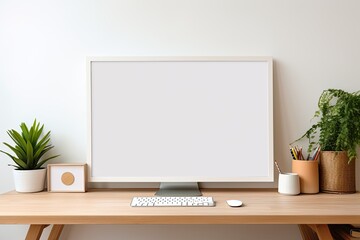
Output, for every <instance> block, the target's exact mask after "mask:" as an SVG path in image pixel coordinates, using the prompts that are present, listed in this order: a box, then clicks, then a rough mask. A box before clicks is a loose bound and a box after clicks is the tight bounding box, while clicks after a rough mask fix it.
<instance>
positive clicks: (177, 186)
mask: <svg viewBox="0 0 360 240" xmlns="http://www.w3.org/2000/svg"><path fill="white" fill-rule="evenodd" d="M155 195H156V196H166V197H193V196H202V194H201V192H200V189H199V185H198V183H197V182H162V183H160V189H159V191H157V192H156V193H155Z"/></svg>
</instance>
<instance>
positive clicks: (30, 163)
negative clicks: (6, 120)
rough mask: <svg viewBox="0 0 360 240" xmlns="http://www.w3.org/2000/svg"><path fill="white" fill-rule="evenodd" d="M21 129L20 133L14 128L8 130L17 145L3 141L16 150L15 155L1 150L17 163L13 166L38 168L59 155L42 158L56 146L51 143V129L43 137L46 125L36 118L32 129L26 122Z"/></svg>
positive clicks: (21, 125)
mask: <svg viewBox="0 0 360 240" xmlns="http://www.w3.org/2000/svg"><path fill="white" fill-rule="evenodd" d="M20 129H21V132H20V133H19V132H17V131H16V130H14V129H11V130H8V131H7V134H8V135H9V136H10V138H11V139H12V140H13V142H14V143H15V145H13V146H12V145H10V144H9V143H5V142H4V143H3V144H4V145H5V146H7V147H8V148H9V149H10V150H11V151H12V152H14V155H11V154H10V153H8V152H5V151H2V150H0V152H2V153H4V154H6V155H7V156H8V157H10V158H11V159H12V160H13V161H14V163H15V165H12V166H15V167H16V168H17V169H38V168H41V167H42V165H43V164H45V163H46V162H47V161H49V160H51V159H53V158H56V157H58V156H59V155H56V156H48V157H47V158H46V159H44V160H42V158H43V157H45V156H44V155H45V154H46V153H48V152H49V151H50V150H51V149H52V148H54V146H52V145H51V144H50V131H49V132H48V133H46V134H45V136H43V137H42V138H41V136H42V133H43V130H44V125H41V124H40V123H39V122H37V121H36V119H35V120H34V122H33V124H32V126H31V127H30V129H29V128H28V127H27V126H26V124H25V123H21V124H20Z"/></svg>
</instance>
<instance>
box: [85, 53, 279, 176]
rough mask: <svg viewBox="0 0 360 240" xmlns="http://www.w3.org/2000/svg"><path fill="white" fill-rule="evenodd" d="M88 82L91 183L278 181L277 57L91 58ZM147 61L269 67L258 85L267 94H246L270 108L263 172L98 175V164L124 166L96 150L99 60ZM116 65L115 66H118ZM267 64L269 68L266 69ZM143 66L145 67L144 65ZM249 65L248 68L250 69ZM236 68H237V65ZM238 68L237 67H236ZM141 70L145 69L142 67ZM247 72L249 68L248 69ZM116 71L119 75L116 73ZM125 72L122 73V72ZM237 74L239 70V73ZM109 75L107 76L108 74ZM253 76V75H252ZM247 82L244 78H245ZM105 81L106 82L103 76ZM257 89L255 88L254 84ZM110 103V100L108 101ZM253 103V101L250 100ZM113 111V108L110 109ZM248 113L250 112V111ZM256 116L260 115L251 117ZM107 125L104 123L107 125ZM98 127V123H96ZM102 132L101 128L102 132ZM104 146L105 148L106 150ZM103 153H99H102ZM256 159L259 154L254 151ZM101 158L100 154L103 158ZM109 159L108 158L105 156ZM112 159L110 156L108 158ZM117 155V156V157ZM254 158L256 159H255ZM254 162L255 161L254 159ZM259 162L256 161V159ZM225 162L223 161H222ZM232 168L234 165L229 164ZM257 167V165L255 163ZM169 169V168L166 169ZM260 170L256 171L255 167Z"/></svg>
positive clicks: (88, 59) (89, 167)
mask: <svg viewBox="0 0 360 240" xmlns="http://www.w3.org/2000/svg"><path fill="white" fill-rule="evenodd" d="M86 61H87V63H86V64H87V84H88V136H89V137H88V157H87V163H88V178H89V181H90V182H272V181H274V168H273V166H274V157H273V155H274V152H273V151H274V150H273V149H274V143H273V60H272V58H271V57H87V60H86ZM141 62H142V63H143V62H151V63H156V62H170V63H180V64H181V63H195V64H196V63H199V62H202V63H204V64H205V65H206V63H238V64H240V65H241V64H246V66H249V68H252V70H250V73H251V71H254V73H256V72H258V71H264V69H266V70H265V71H266V72H265V74H263V75H262V77H260V81H261V82H259V83H258V84H259V86H260V85H261V86H262V84H263V85H266V88H265V89H263V93H264V96H257V92H254V91H255V90H256V89H247V90H248V91H249V92H247V93H244V94H248V96H253V97H254V98H253V100H255V101H257V100H258V101H262V103H261V106H262V107H263V108H264V109H263V110H264V111H266V114H265V115H263V114H262V115H261V116H265V117H266V126H265V125H264V126H263V127H265V132H266V133H264V137H265V138H266V139H265V141H266V145H267V146H260V147H265V148H266V149H267V150H266V154H265V155H266V158H267V159H265V162H264V161H260V163H261V164H263V165H266V169H265V170H263V171H261V172H259V174H257V173H256V172H255V173H252V174H251V175H249V176H245V175H239V176H238V177H237V176H236V177H234V176H231V177H224V176H221V177H214V176H212V177H207V176H200V175H199V176H185V177H182V176H156V177H154V176H151V177H149V176H145V177H144V176H125V177H124V176H120V175H119V176H114V175H113V173H111V174H107V173H105V174H100V175H99V174H97V175H94V174H93V173H94V170H96V166H99V165H100V166H101V165H105V166H107V167H109V169H110V168H121V167H122V165H121V164H119V165H117V164H116V163H118V162H121V160H119V159H113V160H112V161H114V162H113V163H112V162H110V161H104V162H101V161H103V160H104V159H102V160H101V159H94V158H93V157H94V153H93V147H94V146H93V144H94V143H93V140H94V139H93V137H94V132H96V131H94V129H93V128H94V125H95V123H94V121H93V117H94V116H93V114H94V109H93V108H94V106H93V105H94V101H98V99H94V96H93V92H94V89H92V88H93V87H94V86H95V85H97V86H101V85H99V84H98V83H97V84H94V82H93V81H97V80H98V79H96V78H98V74H94V72H93V71H94V69H96V67H95V66H96V65H94V64H97V63H104V64H107V63H110V64H111V63H120V64H121V63H135V64H136V63H141ZM257 63H261V64H262V68H261V69H259V70H258V69H256V68H257V66H258V64H257ZM114 66H115V65H114ZM264 66H265V68H263V67H264ZM140 67H141V66H140ZM246 68H247V67H245V69H246ZM234 69H235V68H234ZM236 69H237V68H236ZM139 71H141V69H139ZM246 71H247V70H246ZM116 74H119V72H118V73H116ZM120 74H121V73H120ZM235 74H236V73H235ZM104 77H105V78H106V76H104ZM250 78H251V77H250ZM242 80H243V81H244V79H242ZM102 81H104V82H106V80H104V79H103V78H102ZM243 86H244V88H245V89H246V82H244V83H243ZM252 88H253V87H252ZM105 103H106V101H105ZM99 104H100V105H101V104H102V103H101V102H96V103H95V105H97V107H98V106H100V105H99ZM248 104H251V103H248ZM98 108H101V109H102V108H109V107H108V106H100V107H98ZM109 110H110V111H111V108H109ZM246 114H247V113H246ZM250 117H254V118H256V117H257V116H250ZM103 125H104V124H103ZM95 127H98V126H95ZM98 132H99V131H98ZM105 148H106V147H103V148H102V149H105ZM256 149H258V148H254V149H252V150H251V151H255V150H256ZM98 155H99V154H98ZM254 155H255V158H256V155H257V153H256V152H255V153H254ZM99 158H100V157H99ZM105 158H106V157H105ZM108 158H109V157H108ZM108 158H107V159H108ZM114 158H115V157H114ZM255 158H254V159H255ZM250 161H253V159H252V160H250ZM254 161H256V160H254ZM218 164H222V163H218ZM228 167H229V168H232V166H228ZM252 168H254V166H252ZM165 171H166V170H165ZM255 171H256V170H255Z"/></svg>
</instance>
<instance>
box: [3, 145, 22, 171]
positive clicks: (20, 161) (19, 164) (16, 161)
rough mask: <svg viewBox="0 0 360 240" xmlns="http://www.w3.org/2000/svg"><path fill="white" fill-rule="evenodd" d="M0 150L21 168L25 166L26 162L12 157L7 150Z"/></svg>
mask: <svg viewBox="0 0 360 240" xmlns="http://www.w3.org/2000/svg"><path fill="white" fill-rule="evenodd" d="M0 152H2V153H5V154H6V155H8V156H9V157H10V158H11V159H12V160H13V161H14V162H15V163H16V164H17V165H18V166H19V167H20V168H21V169H26V168H27V166H26V164H25V163H24V162H23V161H22V160H20V159H18V158H16V157H14V156H12V155H11V154H9V153H7V152H4V151H2V150H0Z"/></svg>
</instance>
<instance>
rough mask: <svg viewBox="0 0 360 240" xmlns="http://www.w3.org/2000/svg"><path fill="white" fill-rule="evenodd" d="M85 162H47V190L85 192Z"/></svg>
mask: <svg viewBox="0 0 360 240" xmlns="http://www.w3.org/2000/svg"><path fill="white" fill-rule="evenodd" d="M86 173H87V171H86V164H76V163H73V164H71V163H62V164H48V166H47V189H48V192H86V179H87V177H86Z"/></svg>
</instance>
